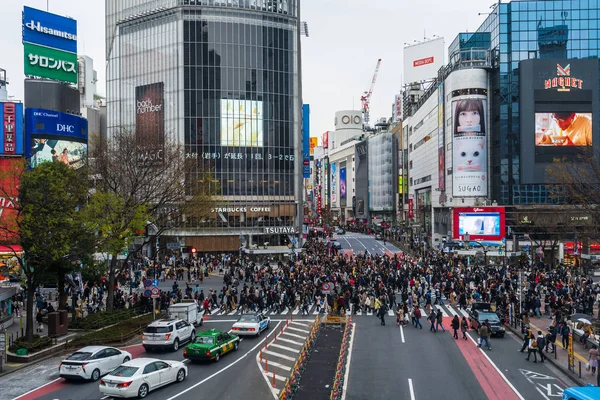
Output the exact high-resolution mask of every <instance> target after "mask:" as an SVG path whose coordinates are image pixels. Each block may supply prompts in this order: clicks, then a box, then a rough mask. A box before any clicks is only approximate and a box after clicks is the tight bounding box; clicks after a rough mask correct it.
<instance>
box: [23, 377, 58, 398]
mask: <svg viewBox="0 0 600 400" xmlns="http://www.w3.org/2000/svg"><path fill="white" fill-rule="evenodd" d="M62 379H63V378H56V379H55V380H53V381H50V382H48V383H44V384H43V385H42V386H38V387H36V388H35V389H32V390H30V391H29V392H27V393H23V394H22V395H20V396H19V397H15V398H14V399H13V400H17V399H20V398H21V397H25V396H27V395H28V394H30V393H33V392H35V391H36V390H39V389H41V388H43V387H46V386H48V385H51V384H53V383H54V382H58V381H60V380H62Z"/></svg>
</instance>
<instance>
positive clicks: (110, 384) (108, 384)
mask: <svg viewBox="0 0 600 400" xmlns="http://www.w3.org/2000/svg"><path fill="white" fill-rule="evenodd" d="M106 386H108V387H115V384H114V383H107V384H106Z"/></svg>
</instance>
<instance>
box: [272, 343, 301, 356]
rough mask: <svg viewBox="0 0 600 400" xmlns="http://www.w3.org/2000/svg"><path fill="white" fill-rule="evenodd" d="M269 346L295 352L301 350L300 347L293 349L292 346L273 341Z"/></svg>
mask: <svg viewBox="0 0 600 400" xmlns="http://www.w3.org/2000/svg"><path fill="white" fill-rule="evenodd" d="M269 347H277V348H278V349H281V350H287V351H289V352H292V353H294V354H296V353H298V351H300V349H292V348H291V347H287V346H282V345H280V344H277V343H271V344H270V345H269Z"/></svg>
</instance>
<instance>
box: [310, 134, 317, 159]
mask: <svg viewBox="0 0 600 400" xmlns="http://www.w3.org/2000/svg"><path fill="white" fill-rule="evenodd" d="M318 145H319V138H318V137H311V138H310V145H309V147H310V155H311V156H312V155H313V154H315V147H317V146H318Z"/></svg>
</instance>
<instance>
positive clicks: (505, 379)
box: [467, 334, 525, 400]
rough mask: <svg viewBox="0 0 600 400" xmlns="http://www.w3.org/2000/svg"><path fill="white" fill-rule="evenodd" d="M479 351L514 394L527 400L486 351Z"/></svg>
mask: <svg viewBox="0 0 600 400" xmlns="http://www.w3.org/2000/svg"><path fill="white" fill-rule="evenodd" d="M467 337H468V338H469V339H471V342H473V344H474V345H475V346H477V342H476V341H475V339H473V338H472V337H471V335H470V334H469V335H467ZM479 351H481V354H483V355H484V356H485V358H487V360H488V361H489V362H490V364H492V367H494V369H495V370H496V371H497V372H498V373H499V374H500V376H501V377H502V379H504V382H506V383H507V384H508V386H510V388H511V389H512V391H513V392H515V394H516V395H517V397H518V398H519V399H521V400H525V398H524V397H523V396H521V393H519V391H518V390H517V388H515V387H514V386H513V384H512V383H510V381H509V380H508V379H507V378H506V376H505V375H504V374H503V373H502V371H500V369H499V368H498V367H497V366H496V364H494V362H493V361H492V359H491V358H490V357H489V356H488V355H487V354H486V353H485V350H483V349H482V348H479Z"/></svg>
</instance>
